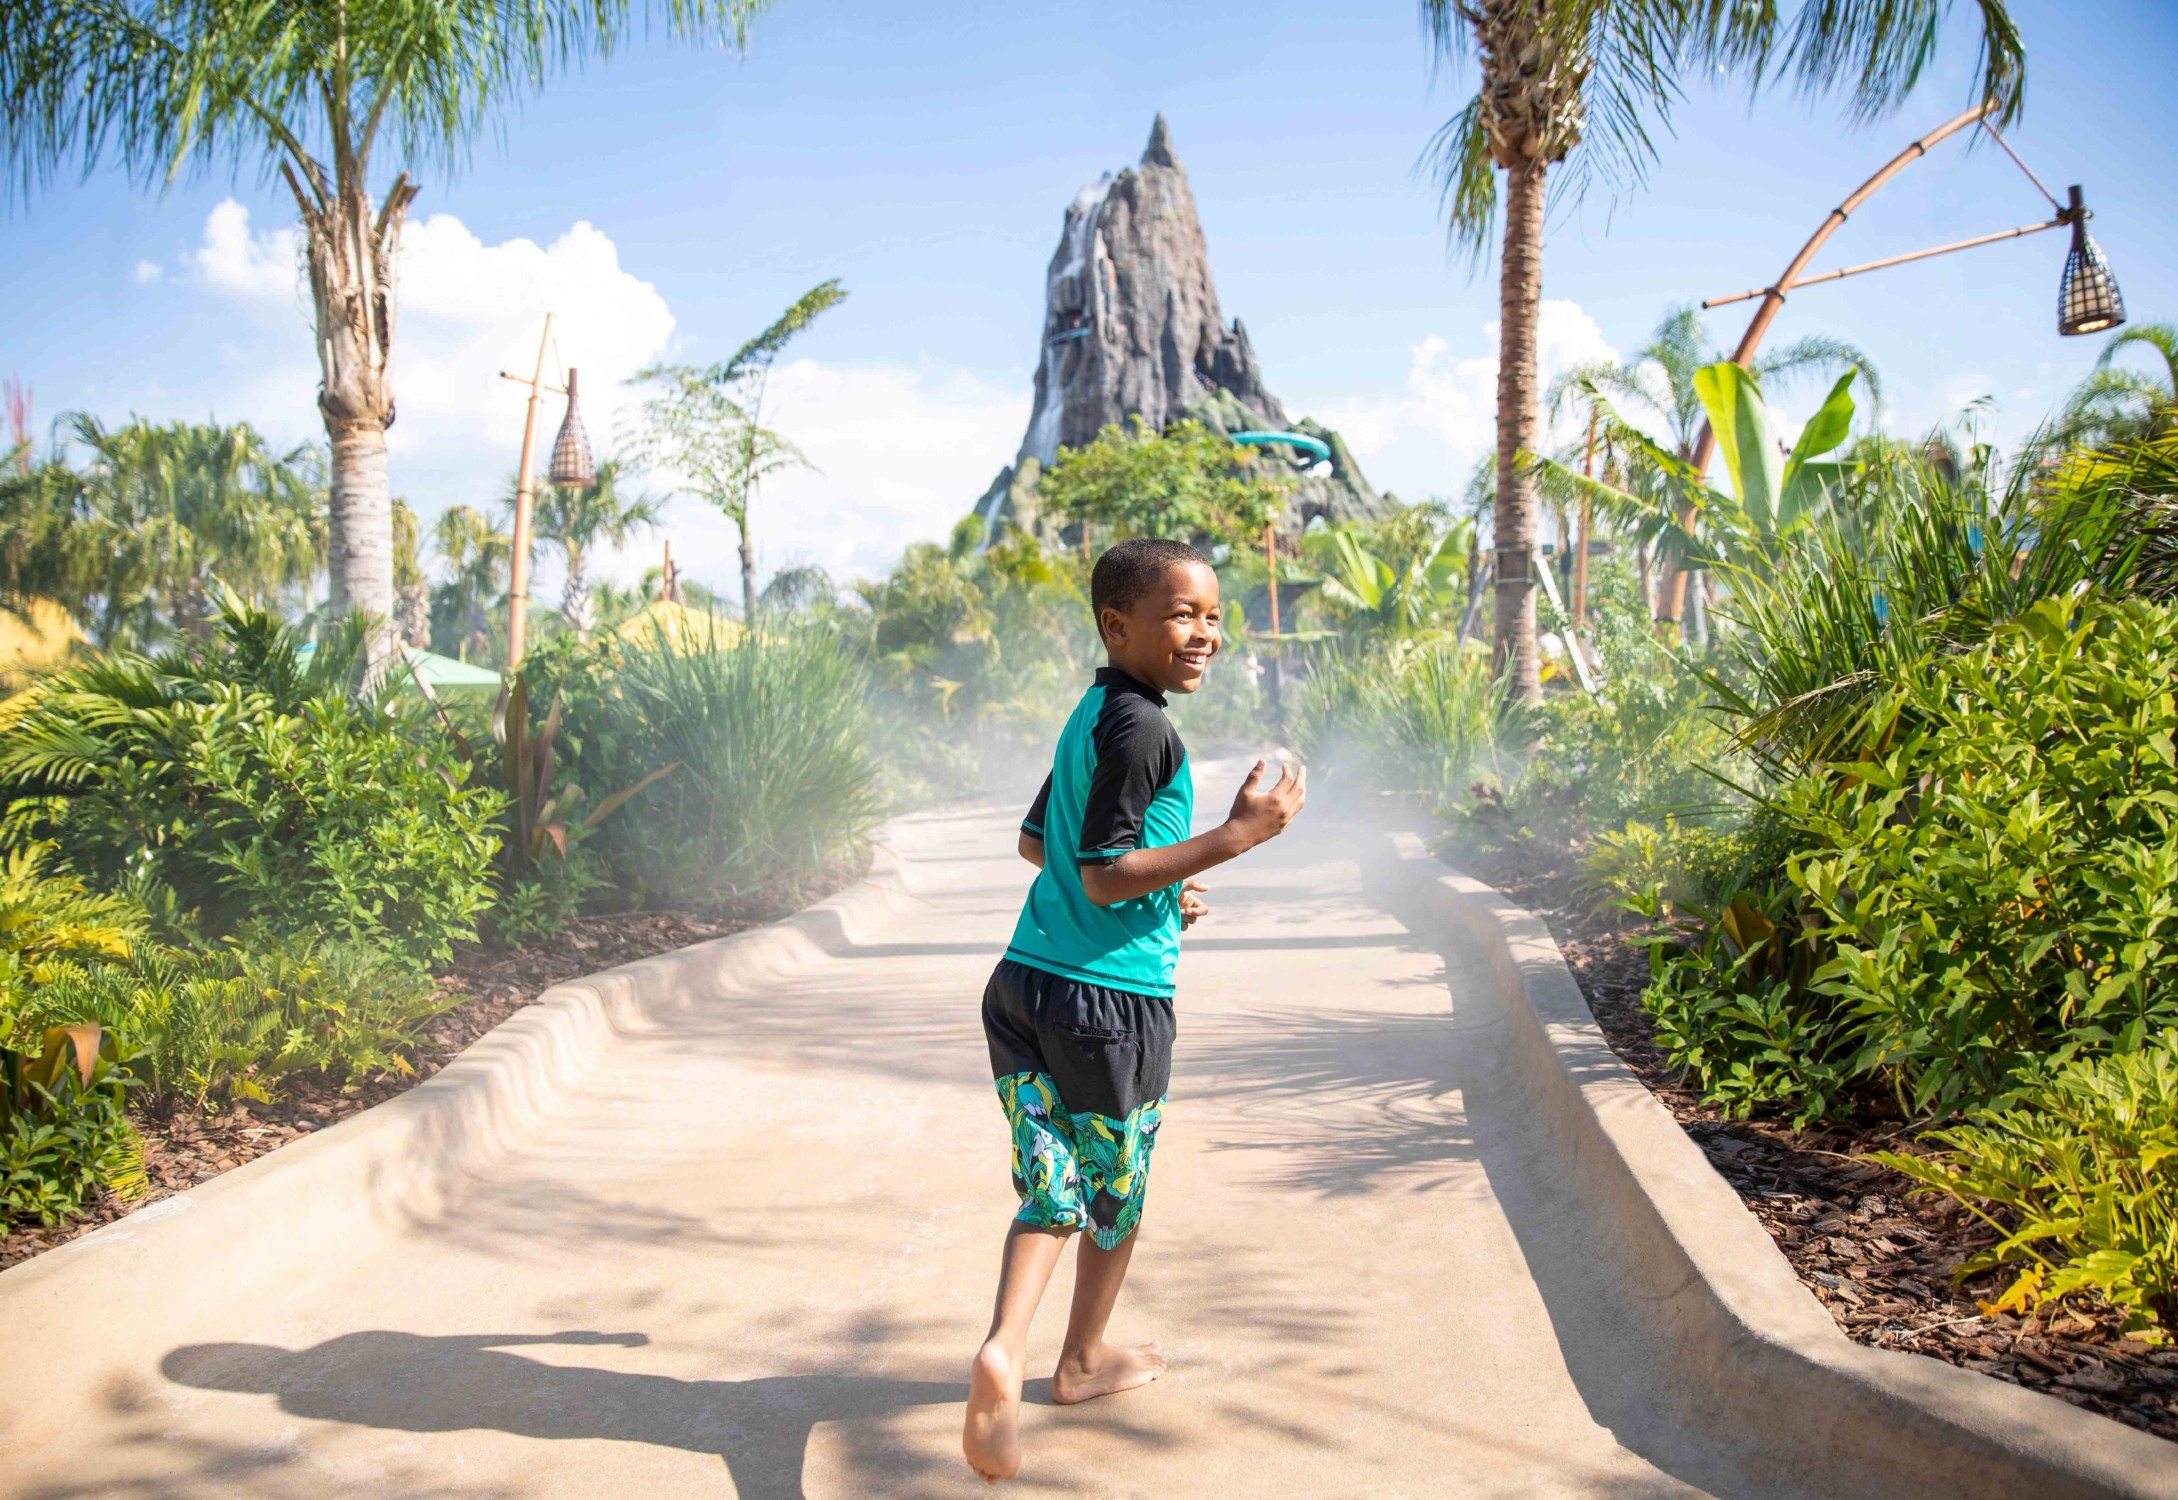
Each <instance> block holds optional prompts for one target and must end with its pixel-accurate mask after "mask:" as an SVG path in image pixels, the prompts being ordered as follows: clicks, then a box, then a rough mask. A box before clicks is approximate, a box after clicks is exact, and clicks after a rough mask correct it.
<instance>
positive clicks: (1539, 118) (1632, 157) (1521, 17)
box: [1421, 0, 2026, 702]
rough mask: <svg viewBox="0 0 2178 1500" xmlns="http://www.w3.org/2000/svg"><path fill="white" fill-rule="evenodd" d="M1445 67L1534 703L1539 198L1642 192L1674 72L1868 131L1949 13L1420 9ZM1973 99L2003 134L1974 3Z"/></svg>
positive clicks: (1802, 8) (1903, 9)
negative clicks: (1466, 67)
mask: <svg viewBox="0 0 2178 1500" xmlns="http://www.w3.org/2000/svg"><path fill="white" fill-rule="evenodd" d="M1421 8H1422V17H1423V20H1424V22H1425V24H1426V27H1427V29H1428V32H1429V37H1430V41H1431V44H1432V47H1433V49H1434V50H1435V52H1436V53H1437V55H1438V56H1439V57H1441V58H1445V59H1448V60H1452V61H1455V62H1457V61H1463V60H1464V59H1465V58H1466V57H1468V56H1469V55H1470V54H1472V55H1473V56H1474V58H1475V59H1476V61H1477V62H1478V63H1479V65H1480V73H1481V86H1480V88H1479V89H1478V90H1477V92H1476V94H1475V97H1474V98H1473V99H1471V100H1469V101H1468V103H1467V105H1466V107H1465V108H1463V109H1461V110H1460V112H1459V113H1458V114H1457V115H1455V116H1453V118H1452V119H1451V120H1449V121H1447V122H1446V123H1445V125H1444V126H1443V128H1442V129H1440V130H1439V131H1438V133H1437V135H1436V138H1435V139H1434V140H1433V141H1432V143H1431V147H1430V153H1431V157H1432V159H1433V161H1434V165H1435V169H1436V172H1437V176H1438V181H1439V183H1440V184H1441V186H1442V188H1443V203H1444V209H1445V214H1446V218H1447V221H1448V224H1449V226H1450V228H1451V230H1452V233H1453V235H1454V238H1455V239H1456V240H1457V241H1458V242H1460V243H1462V244H1464V245H1465V246H1466V247H1467V248H1468V249H1469V250H1470V252H1472V253H1475V254H1477V255H1478V256H1479V255H1480V253H1481V252H1483V251H1484V250H1485V249H1486V248H1487V246H1488V244H1489V241H1490V237H1491V231H1492V230H1493V228H1494V227H1495V225H1496V221H1497V215H1498V208H1499V188H1498V173H1500V172H1502V173H1503V174H1504V178H1505V181H1504V205H1503V206H1504V217H1505V224H1504V236H1503V239H1502V242H1501V249H1500V252H1499V260H1498V311H1499V335H1498V370H1497V451H1498V465H1497V480H1498V496H1497V512H1496V525H1497V545H1498V548H1499V558H1500V565H1499V568H1498V585H1497V609H1496V615H1497V651H1498V659H1499V663H1500V669H1501V670H1502V671H1503V672H1505V673H1506V674H1507V675H1508V676H1509V677H1510V679H1511V685H1512V689H1513V694H1512V696H1514V697H1517V698H1520V699H1523V700H1525V701H1528V702H1534V701H1536V700H1537V699H1539V698H1540V697H1541V695H1542V681H1541V660H1540V658H1539V656H1538V655H1537V649H1536V641H1535V588H1534V583H1533V581H1532V578H1531V576H1530V575H1531V573H1532V563H1531V558H1532V555H1533V547H1534V542H1535V484H1534V477H1533V473H1532V470H1531V469H1530V467H1529V466H1528V465H1526V464H1524V463H1522V462H1520V461H1519V460H1518V455H1519V454H1521V453H1524V452H1532V451H1534V448H1535V434H1536V428H1537V425H1538V416H1537V396H1538V394H1539V392H1538V390H1537V374H1536V349H1535V342H1536V320H1537V316H1538V312H1539V309H1540V306H1541V302H1542V291H1543V210H1544V193H1545V188H1546V186H1547V184H1548V181H1549V178H1550V175H1551V169H1552V168H1553V167H1554V166H1556V165H1557V164H1559V163H1564V164H1565V179H1566V185H1567V186H1568V187H1570V190H1571V192H1572V193H1573V195H1574V196H1576V197H1577V196H1578V195H1579V194H1580V193H1581V192H1582V191H1583V190H1584V189H1585V188H1586V187H1587V186H1588V185H1589V184H1590V183H1591V182H1592V181H1597V180H1601V181H1605V182H1606V183H1609V184H1612V185H1618V186H1627V185H1632V184H1634V183H1637V182H1638V181H1639V179H1640V177H1641V175H1642V173H1643V172H1644V171H1645V170H1646V168H1647V166H1648V164H1649V162H1650V161H1651V160H1652V159H1653V157H1654V154H1655V153H1654V147H1653V144H1652V143H1651V141H1650V138H1649V128H1650V124H1651V122H1652V121H1654V122H1658V123H1664V122H1668V119H1669V115H1670V108H1671V105H1672V103H1673V102H1674V100H1675V99H1676V97H1677V95H1678V88H1679V86H1678V78H1679V76H1680V74H1681V73H1682V72H1693V71H1696V70H1704V71H1706V70H1710V69H1715V68H1720V67H1721V68H1728V69H1736V70H1740V71H1743V72H1747V73H1750V74H1751V75H1752V77H1753V78H1754V80H1755V83H1756V84H1757V85H1758V86H1759V85H1760V84H1761V83H1762V82H1763V81H1765V80H1766V79H1767V78H1769V77H1770V76H1772V75H1778V74H1782V75H1785V76H1789V77H1793V78H1795V79H1797V81H1798V83H1799V85H1800V86H1801V88H1802V89H1803V90H1804V91H1807V92H1811V93H1813V92H1827V91H1829V90H1831V89H1833V88H1836V87H1840V86H1843V87H1845V88H1847V89H1848V90H1849V92H1850V94H1851V98H1852V108H1853V111H1854V113H1855V114H1857V115H1859V116H1861V117H1863V118H1868V117H1873V116H1875V115H1878V114H1881V113H1883V112H1884V111H1886V110H1888V109H1889V108H1891V107H1892V106H1893V105H1895V104H1896V103H1897V102H1898V101H1899V100H1901V99H1903V98H1904V97H1905V95H1906V94H1907V93H1908V92H1910V91H1911V90H1912V88H1913V86H1914V84H1915V83H1917V82H1918V81H1919V79H1920V77H1921V73H1922V71H1923V69H1924V68H1925V67H1926V66H1927V65H1928V63H1929V61H1930V59H1931V58H1932V57H1933V56H1934V55H1935V51H1936V40H1937V32H1938V29H1939V23H1940V22H1941V21H1942V19H1943V17H1944V15H1945V13H1946V12H1947V11H1949V9H1950V8H1951V0H1803V3H1801V4H1799V5H1798V6H1796V7H1790V8H1789V14H1788V7H1786V6H1782V5H1779V4H1777V3H1776V0H1705V3H1701V4H1694V3H1691V0H1421ZM1976 15H1977V17H1978V19H1979V21H1980V32H1981V49H1982V56H1981V63H1982V67H1981V80H1980V88H1981V92H1982V94H1983V96H1984V97H1985V98H1987V99H1989V100H1991V101H1993V102H1994V103H1995V104H1996V105H1997V119H1998V121H1999V122H2000V123H2004V122H2008V121H2009V120H2011V119H2012V117H2013V116H2014V115H2016V114H2017V112H2018V109H2019V103H2020V97H2021V90H2022V88H2023V86H2024V83H2025V70H2026V58H2025V53H2024V51H2023V50H2022V48H2021V46H2020V41H2019V34H2018V31H2017V29H2016V28H2015V27H2014V26H2013V24H2012V20H2011V17H2010V15H2009V14H2008V13H2007V12H2006V10H2005V5H2004V0H1976Z"/></svg>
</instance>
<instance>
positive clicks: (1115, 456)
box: [1037, 416, 1293, 547]
mask: <svg viewBox="0 0 2178 1500" xmlns="http://www.w3.org/2000/svg"><path fill="white" fill-rule="evenodd" d="M1292 487H1293V485H1292V481H1291V480H1290V479H1289V478H1288V477H1286V476H1285V475H1283V474H1280V473H1279V472H1277V470H1276V468H1274V467H1273V466H1272V464H1271V463H1270V462H1269V461H1267V460H1265V459H1263V458H1262V457H1261V456H1260V455H1258V454H1257V453H1256V452H1255V451H1253V450H1251V449H1248V448H1243V447H1241V446H1240V445H1238V444H1236V443H1234V442H1233V441H1232V440H1231V439H1230V438H1227V437H1226V436H1225V435H1224V434H1222V433H1218V432H1213V431H1211V430H1210V429H1209V428H1208V427H1205V426H1204V425H1203V424H1202V423H1200V422H1197V421H1195V420H1193V419H1192V418H1189V419H1186V420H1183V421H1179V422H1175V423H1173V424H1172V425H1171V426H1170V427H1168V428H1166V429H1165V430H1164V431H1163V432H1155V431H1152V430H1151V429H1150V428H1149V427H1147V426H1146V425H1145V424H1144V423H1143V421H1142V419H1141V418H1140V417H1139V416H1137V417H1135V418H1133V420H1132V425H1131V427H1130V429H1129V430H1127V431H1124V432H1123V431H1121V430H1120V429H1119V428H1118V427H1117V426H1107V427H1105V428H1104V430H1103V431H1101V432H1099V433H1098V434H1097V436H1096V440H1095V441H1094V442H1092V443H1090V444H1089V445H1088V446H1086V447H1083V448H1062V449H1060V450H1059V456H1058V461H1057V462H1056V463H1054V464H1053V465H1052V466H1051V467H1050V468H1049V469H1047V470H1046V471H1045V472H1044V474H1043V477H1042V479H1041V481H1040V483H1039V484H1038V486H1037V498H1038V501H1039V503H1040V504H1041V505H1042V507H1043V510H1044V513H1045V515H1047V516H1049V517H1050V518H1052V519H1054V520H1058V521H1063V522H1068V523H1071V524H1075V525H1081V526H1086V527H1091V528H1094V531H1095V534H1096V535H1097V536H1099V537H1100V538H1109V539H1110V540H1112V541H1117V540H1118V539H1119V538H1121V537H1127V536H1166V537H1177V538H1179V539H1180V540H1182V541H1188V542H1194V543H1196V544H1197V545H1215V544H1218V543H1223V544H1226V545H1229V546H1234V547H1246V546H1249V545H1251V544H1253V543H1254V542H1255V541H1256V540H1257V539H1258V538H1260V537H1261V536H1262V535H1263V528H1264V527H1265V526H1267V525H1269V524H1270V522H1271V521H1272V520H1273V519H1274V518H1275V517H1276V516H1277V514H1278V512H1279V509H1280V508H1281V506H1282V505H1283V503H1284V500H1285V496H1286V493H1287V491H1289V490H1290V489H1292Z"/></svg>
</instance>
